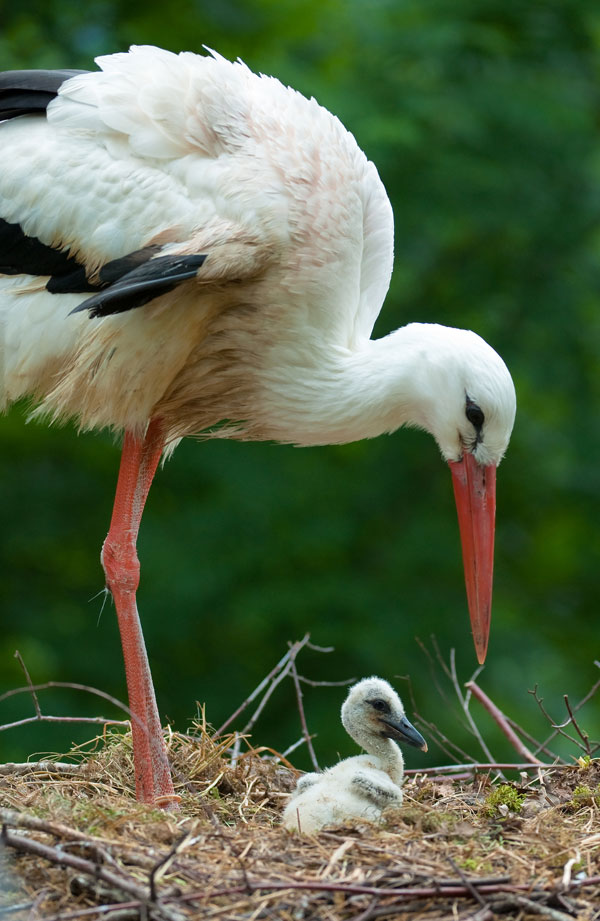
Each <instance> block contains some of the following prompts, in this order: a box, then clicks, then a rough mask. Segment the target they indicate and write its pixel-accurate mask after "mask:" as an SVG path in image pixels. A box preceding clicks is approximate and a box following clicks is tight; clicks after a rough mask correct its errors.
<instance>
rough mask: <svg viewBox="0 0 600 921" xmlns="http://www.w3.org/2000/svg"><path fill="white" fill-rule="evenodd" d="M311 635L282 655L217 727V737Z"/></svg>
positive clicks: (305, 643) (307, 635)
mask: <svg viewBox="0 0 600 921" xmlns="http://www.w3.org/2000/svg"><path fill="white" fill-rule="evenodd" d="M309 636H310V634H308V633H306V634H305V636H304V637H303V638H302V639H301V640H299V641H298V642H297V643H294V645H293V646H292V647H291V648H290V649H288V651H287V652H286V654H285V655H284V656H282V657H281V659H280V660H279V662H278V663H277V665H275V666H274V667H273V668H272V669H271V671H270V672H269V674H268V675H267V676H266V677H265V678H263V680H262V681H261V682H260V684H259V685H257V687H255V688H254V690H253V691H252V693H251V694H249V695H248V697H246V699H245V700H243V701H242V703H241V704H240V705H239V707H238V708H237V710H235V711H234V712H233V713H232V714H231V716H230V717H228V718H227V719H226V720H225V722H224V723H223V725H222V726H220V727H219V728H218V729H217V731H216V732H215V738H216V737H217V736H220V735H221V733H223V732H224V731H225V729H227V727H228V726H230V725H231V723H233V721H234V719H236V717H238V716H239V715H240V713H243V711H244V710H245V709H246V707H247V706H248V705H249V704H251V703H252V701H253V700H256V698H257V697H258V695H259V694H260V693H261V691H262V690H264V688H266V686H267V685H268V683H269V681H271V680H272V679H273V678H274V677H275V676H276V675H277V674H278V672H280V671H281V670H282V669H283V668H284V667H285V665H286V664H287V663H288V662H289V659H290V656H291V655H292V654H293V653H294V649H295V647H298V648H297V649H296V654H297V653H298V652H299V650H300V649H301V648H302V646H305V645H307V644H308V640H309Z"/></svg>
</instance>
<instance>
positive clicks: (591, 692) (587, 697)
mask: <svg viewBox="0 0 600 921" xmlns="http://www.w3.org/2000/svg"><path fill="white" fill-rule="evenodd" d="M594 665H595V666H596V668H600V662H599V661H598V660H597V659H595V660H594ZM537 688H538V686H537V684H536V686H535V688H534V689H533V691H530V692H529V693H530V694H531V695H532V696H533V697H534V699H535V701H536V703H537V704H538V706H539V708H540V710H541V711H542V713H543V714H544V716H545V717H546V719H547V720H548V721H549V723H550V725H552V726H553V725H554V720H553V719H552V718H551V717H550V716H549V715H548V714H547V713H546V711H545V710H544V708H543V707H542V706H541V702H542V701H543V699H544V698H543V697H542V698H538V696H537ZM598 688H600V680H598V681H596V683H595V684H593V685H592V687H591V688H590V690H589V691H588V692H587V694H586V695H585V697H582V698H581V700H580V701H579V703H578V704H577V705H576V706H575V707H573V712H574V713H577V711H578V710H580V709H581V707H583V706H585V704H587V702H588V700H590V699H591V698H592V697H593V696H594V694H595V693H596V691H597V690H598ZM558 732H559V730H558V728H556V727H555V729H554V732H552V733H551V734H550V735H549V736H548V738H547V739H546V740H545V741H544V742H543V743H542V745H547V744H548V742H551V741H552V739H554V738H555V737H556V736H557V735H558ZM567 738H571V737H570V736H567ZM572 741H574V740H572ZM537 750H538V751H543V748H542V746H540V747H539V748H538V749H537Z"/></svg>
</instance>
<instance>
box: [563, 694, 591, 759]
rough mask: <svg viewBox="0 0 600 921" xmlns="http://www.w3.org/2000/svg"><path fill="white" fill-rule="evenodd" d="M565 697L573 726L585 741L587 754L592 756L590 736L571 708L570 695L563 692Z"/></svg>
mask: <svg viewBox="0 0 600 921" xmlns="http://www.w3.org/2000/svg"><path fill="white" fill-rule="evenodd" d="M563 697H564V701H565V707H566V708H567V713H568V714H569V716H570V718H571V724H572V726H573V729H574V730H575V732H576V733H577V735H578V736H579V738H580V739H581V741H582V742H583V745H584V747H585V751H586V754H588V755H589V756H590V757H591V755H592V751H591V748H590V737H589V735H587V733H585V732H583V730H582V729H580V727H579V723H578V722H577V720H576V719H575V713H574V711H573V710H572V709H571V704H570V703H569V695H568V694H563Z"/></svg>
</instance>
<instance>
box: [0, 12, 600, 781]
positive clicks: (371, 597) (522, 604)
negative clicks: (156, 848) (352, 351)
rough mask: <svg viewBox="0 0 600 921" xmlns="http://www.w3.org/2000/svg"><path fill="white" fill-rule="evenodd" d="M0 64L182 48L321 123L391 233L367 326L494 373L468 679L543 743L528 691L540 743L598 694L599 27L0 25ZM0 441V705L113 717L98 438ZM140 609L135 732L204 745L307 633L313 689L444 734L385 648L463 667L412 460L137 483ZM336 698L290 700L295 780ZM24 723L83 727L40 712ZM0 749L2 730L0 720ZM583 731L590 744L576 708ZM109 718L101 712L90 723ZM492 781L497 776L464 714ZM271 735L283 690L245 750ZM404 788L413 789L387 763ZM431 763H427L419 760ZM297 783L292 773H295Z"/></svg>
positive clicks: (22, 20) (399, 447)
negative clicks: (338, 127) (501, 408)
mask: <svg viewBox="0 0 600 921" xmlns="http://www.w3.org/2000/svg"><path fill="white" fill-rule="evenodd" d="M0 25H1V31H0V67H1V68H2V69H10V68H25V67H55V66H56V67H65V66H68V67H84V68H85V67H91V66H92V58H93V57H94V56H95V55H97V54H102V53H109V52H112V51H116V50H123V49H125V48H126V47H128V46H129V45H130V44H132V43H137V44H140V43H153V44H160V45H163V46H164V47H167V48H170V49H172V50H175V51H179V50H184V49H185V50H195V51H198V52H200V51H201V49H202V45H203V44H206V45H208V46H209V47H212V48H215V49H217V50H219V51H220V52H221V53H222V54H224V55H226V56H228V57H232V58H235V57H237V56H240V57H242V58H243V59H244V60H245V61H246V63H247V64H248V65H249V66H250V67H252V68H253V69H255V70H259V71H262V72H265V73H273V74H275V75H276V76H278V77H279V78H280V79H281V80H282V81H283V82H285V83H290V84H292V85H294V86H295V87H296V88H298V89H300V90H301V91H302V92H304V93H305V94H306V95H309V96H310V95H314V96H316V97H317V99H318V100H319V101H320V102H321V103H322V104H323V105H325V106H327V107H328V108H330V109H331V110H332V111H334V112H335V113H336V114H337V115H339V116H340V118H341V119H342V121H343V122H344V123H345V124H346V125H347V127H348V128H349V129H350V130H351V131H352V132H353V133H354V134H355V135H356V137H357V139H358V141H359V143H360V145H361V146H362V147H363V149H364V150H365V151H366V152H367V154H368V155H369V157H370V158H371V159H372V160H374V161H375V162H376V164H377V165H378V168H379V170H380V173H381V175H382V178H383V180H384V182H385V184H386V186H387V188H388V191H389V194H390V197H391V200H392V204H393V206H394V211H395V215H396V266H395V273H394V279H393V284H392V288H391V291H390V294H389V296H388V300H387V302H386V306H385V308H384V310H383V312H382V316H381V317H380V320H379V322H378V325H377V328H376V334H378V335H383V334H385V333H386V332H388V331H389V330H390V329H393V328H395V327H396V326H399V325H401V324H403V323H406V322H409V321H412V320H421V321H434V322H440V323H444V324H447V325H454V326H464V327H470V328H472V329H474V330H476V331H477V332H478V333H480V334H481V335H483V336H484V337H485V338H486V339H487V340H488V341H489V342H490V343H491V344H492V345H493V346H494V347H495V348H496V349H497V350H498V351H499V352H500V353H501V354H502V355H503V357H504V358H505V360H506V362H507V364H508V365H509V367H510V369H511V371H512V373H513V376H514V379H515V383H516V387H517V394H518V402H519V409H518V416H517V423H516V427H515V431H514V435H513V439H512V443H511V445H510V449H509V452H508V455H507V457H506V459H505V461H504V462H503V464H502V466H501V468H500V471H499V477H498V533H497V553H496V583H495V606H494V618H493V635H492V642H491V647H490V654H489V658H488V664H487V665H486V669H485V672H484V673H483V675H482V676H481V678H480V682H481V683H482V685H483V686H484V687H485V688H486V690H487V691H488V693H489V694H491V696H492V697H493V698H494V699H495V701H496V702H497V703H498V704H499V705H500V706H502V707H503V708H505V709H506V710H507V711H508V712H509V713H510V714H511V715H512V716H514V717H515V718H517V719H519V720H520V721H521V722H523V723H524V724H525V725H527V726H528V727H529V728H530V729H531V730H533V731H534V733H535V734H536V735H538V736H539V735H543V734H544V729H543V728H542V729H541V730H540V727H541V723H540V720H539V718H538V714H537V711H536V709H535V706H534V704H533V703H532V701H531V698H530V697H529V696H528V694H527V690H528V688H532V687H533V686H534V685H535V684H536V683H539V685H540V687H541V689H542V692H543V694H544V696H545V698H546V703H547V704H548V705H549V707H550V708H551V710H552V711H553V712H554V713H555V714H556V716H557V717H561V718H562V717H563V715H564V710H563V709H562V699H561V695H562V694H563V693H568V694H569V695H570V696H571V699H573V700H575V699H577V698H578V697H581V696H583V694H584V693H585V692H586V691H587V690H588V688H589V687H590V686H591V684H592V683H593V681H595V680H596V678H597V677H598V672H597V669H596V668H595V667H594V664H593V663H594V659H596V658H598V657H599V650H598V641H597V637H598V628H597V609H598V594H599V592H598V587H599V573H598V568H599V559H600V539H599V531H598V519H599V513H600V466H599V464H600V426H599V424H598V412H599V409H600V374H599V373H598V344H599V333H600V311H599V309H598V299H599V293H598V292H599V288H598V282H599V247H600V234H599V225H598V216H599V212H600V194H599V179H600V175H599V174H600V157H599V146H598V133H599V131H598V114H599V85H600V84H599V76H600V74H599V69H600V68H599V65H600V11H599V9H598V7H597V4H596V3H595V2H592V0H531V2H529V3H527V4H523V3H522V2H520V0H452V2H448V0H368V2H367V0H171V2H170V3H169V5H168V9H167V8H166V7H165V5H164V3H158V2H157V0H143V2H142V0H127V2H125V0H90V2H88V3H85V4H83V3H81V4H75V3H73V2H72V0H53V2H45V3H42V2H40V0H20V2H19V4H14V3H9V2H8V0H0ZM0 156H1V153H0ZM26 409H27V408H26V407H24V406H20V407H16V408H14V409H13V410H12V411H11V412H10V413H9V414H8V415H7V416H6V418H4V419H2V420H1V421H0V445H1V450H0V500H1V508H2V517H3V522H4V524H3V529H2V533H1V537H0V553H1V559H0V572H1V579H2V633H1V636H0V685H1V687H0V690H2V689H9V688H12V687H15V686H17V685H20V684H22V683H23V681H22V675H21V674H20V671H19V669H18V666H17V664H16V662H15V660H14V659H13V652H14V649H15V648H18V649H20V651H21V653H22V654H23V656H24V658H25V661H26V662H27V664H28V666H29V669H30V671H31V672H32V675H33V677H34V680H36V681H46V680H67V681H80V682H83V683H86V684H90V685H94V686H97V687H100V688H102V689H104V690H106V691H108V692H111V693H113V694H115V695H117V696H121V697H124V695H125V690H124V681H123V673H122V665H121V660H120V648H119V640H118V634H117V629H116V623H115V619H114V616H113V612H112V608H111V605H110V603H107V604H106V605H104V609H103V610H102V597H101V596H99V595H98V594H97V593H98V592H100V590H101V589H102V586H103V577H102V572H101V569H100V566H99V560H98V554H99V549H100V544H101V541H102V538H103V535H104V533H105V531H106V528H107V525H108V519H109V514H110V507H111V502H112V493H113V489H114V483H115V480H116V472H117V466H118V446H117V445H115V444H114V443H113V440H112V439H111V437H110V436H108V435H107V434H106V433H99V434H96V435H83V436H78V435H77V434H76V432H75V431H73V430H72V429H70V428H68V427H67V428H64V429H60V430H59V429H53V430H50V429H47V428H45V427H43V426H40V425H37V424H34V423H32V424H29V425H25V424H24V421H25V418H26ZM139 550H140V557H141V560H142V585H141V589H140V593H139V605H140V610H141V612H142V618H143V623H144V627H145V632H146V638H147V643H148V647H149V652H150V658H151V662H152V666H153V671H154V678H155V682H156V685H157V689H158V695H159V705H160V707H161V712H162V713H163V714H164V715H165V717H168V718H169V719H171V720H172V721H173V723H174V725H175V726H176V727H177V728H180V729H183V728H185V725H186V721H187V720H188V719H189V718H190V717H192V716H193V715H194V714H195V712H196V703H195V702H196V701H206V704H207V713H208V718H209V719H210V720H211V721H212V722H213V723H214V724H218V723H220V722H221V721H222V720H223V719H224V718H225V717H227V716H228V715H229V714H230V713H231V712H232V711H233V709H234V708H235V706H236V705H237V704H238V703H239V702H240V701H241V700H242V699H243V698H244V697H245V696H246V694H247V693H249V691H250V690H251V689H252V688H253V687H254V686H255V685H256V684H257V683H258V682H259V681H260V679H261V678H262V677H263V676H264V675H265V674H266V673H267V672H268V670H269V669H270V668H271V667H272V665H273V664H274V663H275V662H276V661H277V659H278V658H279V657H280V656H281V655H282V654H283V652H284V651H285V649H286V641H287V640H288V639H296V638H299V637H300V636H302V635H303V634H304V632H305V631H307V630H309V631H310V632H311V634H312V637H313V640H314V641H315V642H316V643H320V644H323V645H327V644H331V645H333V646H335V652H334V653H332V654H331V655H330V656H329V657H327V658H326V659H325V658H322V657H317V656H315V657H311V656H310V655H308V654H307V655H306V657H305V659H304V660H303V662H304V669H305V671H306V672H307V673H309V674H310V675H311V676H312V677H314V678H328V679H339V678H346V677H349V676H351V675H357V676H362V675H366V674H370V673H377V674H380V675H382V676H385V677H387V678H389V679H390V680H392V681H394V676H397V675H404V674H406V673H407V672H410V674H411V676H412V679H413V684H414V687H415V692H416V695H417V700H418V704H419V709H420V710H421V712H422V713H423V714H424V715H425V716H426V717H428V718H429V719H432V720H434V721H436V722H438V723H443V724H444V725H446V722H447V726H448V728H447V731H448V732H449V733H450V734H451V735H452V738H454V739H455V740H456V741H458V742H461V743H462V744H465V745H466V746H467V747H469V749H470V750H471V751H472V752H473V753H476V748H475V746H474V745H472V744H471V743H470V742H469V741H468V739H466V737H465V731H464V729H463V728H462V727H461V726H460V725H459V724H458V722H456V721H453V720H451V719H448V720H446V717H447V713H446V712H445V711H447V710H448V709H449V704H448V703H447V702H443V701H440V698H439V697H438V695H437V692H436V690H435V688H434V682H433V681H432V677H431V674H430V671H429V669H428V666H427V661H426V658H425V657H424V656H423V654H422V653H421V650H420V648H419V646H418V644H417V642H416V639H415V637H422V638H423V639H427V638H428V636H429V634H431V633H435V634H436V636H437V639H438V642H439V644H440V646H441V648H442V649H443V650H444V652H445V653H447V651H448V650H449V649H450V647H456V649H457V658H458V662H459V669H460V673H461V676H462V677H463V678H464V679H465V680H466V679H467V678H468V677H469V675H470V672H471V671H472V669H473V668H474V665H475V658H474V653H473V650H472V643H471V639H470V635H469V630H468V618H467V614H466V601H465V595H464V586H463V581H462V571H461V569H462V567H461V561H460V549H459V542H458V530H457V525H456V521H455V512H454V507H453V499H452V490H451V485H450V477H449V474H448V472H447V471H446V470H445V469H444V467H443V465H442V464H440V460H439V457H438V456H437V451H436V448H435V445H434V444H433V442H432V441H431V439H430V438H429V437H428V436H427V435H424V434H423V433H419V432H415V431H405V432H401V433H397V434H395V435H393V436H391V437H385V438H380V439H378V440H376V441H373V442H362V443H357V444H353V445H348V446H344V447H331V448H315V449H294V448H289V447H281V446H273V445H261V444H259V445H253V444H236V443H227V442H221V443H219V442H215V443H209V444H196V443H193V442H191V441H190V442H187V443H185V444H183V445H182V446H181V447H180V448H178V450H177V452H176V453H175V456H174V458H173V460H172V461H171V462H170V463H169V464H168V465H167V466H166V467H165V468H164V469H163V470H162V471H161V472H160V474H159V476H158V477H157V479H156V482H155V485H154V487H153V490H152V492H151V496H150V500H149V504H148V507H147V510H146V513H145V518H144V522H143V526H142V533H141V538H140V547H139ZM343 693H344V692H343V691H340V690H339V689H318V690H307V696H306V705H307V708H308V715H309V724H310V726H311V728H312V729H314V730H316V731H318V732H319V737H318V739H317V741H316V746H317V750H318V753H319V755H320V756H321V757H322V759H323V761H325V762H326V761H327V760H328V759H329V760H331V759H332V758H334V757H335V754H336V752H337V751H340V752H348V751H350V750H351V747H352V746H351V743H350V742H349V740H347V739H346V738H345V737H344V735H343V732H342V730H341V728H340V727H339V720H338V716H337V711H338V707H339V703H340V701H341V699H342V697H343ZM43 701H44V706H45V707H47V708H48V709H49V710H51V711H53V712H62V713H69V714H71V715H76V714H77V713H88V714H89V713H94V712H99V710H104V711H105V712H106V708H105V707H103V706H101V707H99V706H98V705H97V704H96V703H95V702H94V701H93V700H91V699H85V698H83V697H81V696H79V697H78V696H76V695H75V694H66V693H62V694H60V695H55V696H54V697H52V698H51V697H50V695H47V696H46V697H44V698H43ZM0 707H1V708H2V709H1V711H0V723H5V722H7V721H8V720H9V719H17V718H19V717H21V716H25V715H29V713H30V709H31V704H30V701H29V700H26V699H25V698H12V699H10V700H7V701H4V702H2V703H1V704H0ZM586 714H587V719H586V720H584V723H585V725H586V726H587V728H589V729H590V731H592V732H595V733H596V735H599V734H600V726H599V723H600V720H599V719H598V716H597V707H596V708H595V710H594V707H593V705H590V706H588V709H587V711H586ZM111 715H113V714H112V713H111ZM478 721H479V722H480V724H481V725H482V726H483V728H484V730H485V732H486V734H487V735H488V737H489V738H490V739H491V744H492V748H493V749H494V753H495V754H496V756H497V757H499V758H506V757H512V753H511V752H509V751H508V750H507V749H506V746H505V743H504V742H503V740H501V739H498V738H496V737H495V735H494V731H493V727H490V726H489V724H488V723H487V722H486V720H485V719H484V718H483V717H480V716H479V715H478ZM88 735H89V729H87V730H86V729H81V730H80V729H74V728H71V727H57V726H52V727H42V726H38V727H27V728H24V729H20V730H11V731H10V732H5V733H2V735H1V736H0V758H1V759H2V760H8V759H10V758H22V757H25V756H26V755H28V754H30V753H32V752H33V751H35V750H42V749H51V750H61V749H64V748H65V747H67V746H68V745H69V743H70V741H71V740H72V739H76V740H82V739H83V738H85V737H87V736H88ZM298 735H299V728H298V719H297V712H296V708H295V702H294V699H293V694H292V692H291V688H290V689H288V691H287V692H286V691H283V690H282V691H281V692H280V693H279V695H278V696H276V697H275V698H274V699H273V701H272V702H271V704H270V705H269V708H268V709H267V713H266V716H265V717H264V718H263V720H262V721H261V723H259V725H258V727H257V730H256V735H255V739H256V741H257V742H260V743H262V744H270V745H273V746H275V747H280V748H283V747H285V746H286V745H287V744H288V743H290V742H291V741H293V740H294V739H295V738H296V737H297V736H298ZM409 757H410V763H411V764H413V765H415V766H417V764H422V763H424V759H423V758H422V756H421V755H420V754H419V755H415V754H414V753H413V754H411V755H410V756H409ZM431 758H432V759H433V760H436V761H437V762H438V763H439V761H440V760H444V759H445V756H443V755H440V753H439V751H436V750H434V751H433V752H432V753H431ZM296 760H297V763H298V765H299V766H306V761H305V756H304V755H302V754H301V753H300V752H299V753H298V755H297V759H296Z"/></svg>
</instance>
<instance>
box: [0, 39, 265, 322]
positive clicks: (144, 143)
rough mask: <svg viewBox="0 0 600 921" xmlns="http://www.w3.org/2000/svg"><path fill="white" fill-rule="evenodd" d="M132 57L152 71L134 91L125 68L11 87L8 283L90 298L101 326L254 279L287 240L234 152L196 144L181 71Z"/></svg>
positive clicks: (1, 220) (4, 229) (4, 98)
mask: <svg viewBox="0 0 600 921" xmlns="http://www.w3.org/2000/svg"><path fill="white" fill-rule="evenodd" d="M123 57H124V58H125V59H126V64H127V65H131V63H132V61H133V64H134V69H135V65H136V62H137V64H138V65H139V66H140V67H141V68H142V70H141V71H140V72H139V73H134V76H135V79H131V80H130V79H128V76H127V74H126V73H125V74H122V73H121V72H120V64H119V61H120V59H121V56H119V55H115V56H112V57H111V58H109V59H107V62H106V64H105V66H106V68H107V73H103V72H87V71H75V70H57V71H11V72H7V73H4V74H0V121H1V122H2V124H1V126H0V132H1V137H0V144H1V147H2V151H3V158H2V159H3V163H2V168H1V169H0V274H4V275H11V276H20V275H23V276H38V277H40V279H43V281H42V282H41V284H42V285H44V286H45V288H46V290H47V291H49V292H50V293H51V294H53V295H61V294H63V295H73V294H86V293H88V292H90V293H92V295H93V296H92V297H90V298H88V299H87V300H85V301H83V302H81V303H79V305H76V306H75V311H85V310H87V311H89V314H90V316H105V315H107V314H111V313H120V312H123V311H126V310H130V309H132V308H135V307H140V306H142V305H143V304H146V303H148V302H149V301H150V300H152V299H154V298H156V297H159V296H160V295H162V294H165V293H166V292H168V291H171V290H173V289H174V288H175V287H176V286H177V285H179V284H180V283H182V282H185V281H187V280H189V279H191V278H193V277H194V276H196V275H197V273H198V270H200V269H202V271H201V275H200V276H199V281H200V282H202V283H205V284H211V283H213V282H218V283H219V284H222V283H227V282H229V281H233V280H235V281H238V280H240V279H242V278H249V277H252V276H253V275H255V274H257V273H258V272H260V271H261V270H262V268H263V267H264V266H265V265H266V264H268V263H269V262H270V261H271V259H272V258H273V252H274V249H275V248H274V246H273V235H274V233H275V235H276V234H277V231H274V230H273V228H274V226H275V224H276V222H274V221H273V216H272V214H271V210H272V208H271V200H272V198H270V197H267V196H265V195H263V193H262V190H261V186H260V184H258V183H256V184H255V185H250V184H249V179H251V178H253V177H252V176H249V175H247V172H246V169H245V166H244V163H245V160H244V158H240V159H241V160H242V163H241V165H240V159H236V155H235V154H236V150H237V148H236V149H233V150H231V151H228V153H225V147H226V146H227V145H226V144H225V141H224V140H223V139H219V138H218V137H217V136H216V135H215V134H214V133H211V132H212V129H210V127H206V126H205V127H204V129H203V130H204V133H205V134H206V135H207V136H206V137H204V135H201V129H200V128H198V131H197V132H196V135H198V136H196V135H195V136H194V140H190V138H189V137H188V134H187V128H188V127H189V125H188V124H187V123H186V118H188V108H186V106H185V105H184V104H183V103H182V101H181V99H180V98H179V96H178V91H176V88H175V87H174V88H173V92H171V91H170V90H171V85H170V84H171V83H172V82H173V80H174V79H175V77H177V74H175V77H174V76H173V74H171V72H170V70H169V67H172V66H173V63H174V62H177V61H178V59H177V57H176V56H174V55H170V54H168V53H167V52H161V51H160V50H159V49H153V50H152V53H151V54H149V53H148V52H141V53H140V54H139V55H138V56H137V57H136V56H134V57H132V56H130V55H125V56H123ZM213 64H215V66H216V62H213ZM160 67H162V68H163V70H162V71H161V73H160V77H161V80H159V81H158V82H157V81H156V80H154V83H153V79H154V78H155V73H153V72H152V68H154V71H156V70H157V68H158V69H160ZM115 68H116V71H117V72H116V73H115V72H114V70H115ZM73 77H74V78H75V79H72V78H73ZM184 82H185V81H184ZM157 87H158V88H157ZM211 88H212V84H211ZM199 98H201V94H200V97H199ZM53 99H54V103H53V104H52V105H50V103H51V102H52V100H53ZM204 101H205V102H207V104H208V103H209V102H210V98H209V97H207V100H204ZM213 101H214V93H213ZM238 107H239V106H238ZM46 110H48V112H47V117H45V116H46ZM236 112H237V110H235V112H234V113H230V114H229V118H230V120H231V119H233V118H234V115H235V114H236ZM205 114H206V113H205ZM18 116H27V117H24V118H20V117H18ZM206 117H207V116H206ZM202 124H204V123H202ZM232 130H233V129H232ZM199 132H200V135H201V136H200V135H199ZM249 162H250V164H251V165H252V164H253V163H255V162H256V158H249ZM238 187H239V191H238V190H237V189H238ZM249 189H250V190H251V194H249ZM242 199H243V200H244V202H245V203H247V211H245V210H244V209H243V208H242V209H240V208H239V207H238V205H237V201H238V200H242ZM229 200H231V201H232V202H233V203H234V205H233V207H231V208H230V207H229V206H228V201H229ZM257 203H258V204H257ZM261 208H262V210H263V211H264V210H267V212H268V213H267V215H266V217H262V216H261V214H260V209H261ZM205 259H207V265H206V267H204V268H202V267H203V263H204V261H205ZM66 303H67V304H68V307H69V309H71V312H75V311H73V309H72V306H73V302H72V300H71V301H70V302H66ZM56 304H57V305H58V304H59V300H58V299H57V300H56ZM69 309H67V311H66V312H65V315H66V313H68V312H69Z"/></svg>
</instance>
